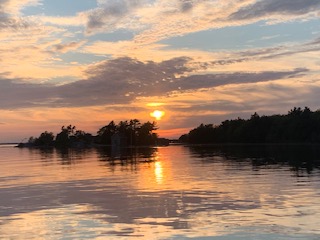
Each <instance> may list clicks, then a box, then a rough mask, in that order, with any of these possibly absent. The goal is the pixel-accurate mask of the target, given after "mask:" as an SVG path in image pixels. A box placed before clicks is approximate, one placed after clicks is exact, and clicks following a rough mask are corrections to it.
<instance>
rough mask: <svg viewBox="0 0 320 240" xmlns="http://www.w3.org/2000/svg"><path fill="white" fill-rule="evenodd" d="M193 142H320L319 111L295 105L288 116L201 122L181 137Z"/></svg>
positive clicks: (255, 116)
mask: <svg viewBox="0 0 320 240" xmlns="http://www.w3.org/2000/svg"><path fill="white" fill-rule="evenodd" d="M179 140H180V142H183V143H191V144H210V143H320V110H317V111H315V112H313V111H311V110H310V108H308V107H305V108H304V109H301V108H300V107H298V108H297V107H294V108H293V109H291V110H290V111H289V112H288V113H287V114H285V115H272V116H259V114H257V113H254V114H252V115H251V117H250V119H247V120H245V119H241V118H238V119H233V120H225V121H223V122H222V123H221V124H219V125H213V124H201V125H200V126H198V127H197V128H194V129H192V130H191V131H190V132H189V133H188V134H184V135H182V136H181V137H180V138H179Z"/></svg>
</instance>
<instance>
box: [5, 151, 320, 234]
mask: <svg viewBox="0 0 320 240" xmlns="http://www.w3.org/2000/svg"><path fill="white" fill-rule="evenodd" d="M319 151H320V146H291V147H288V146H278V147H272V146H224V147H217V146H216V147H210V148H209V147H184V146H169V147H159V148H147V149H128V150H126V152H119V151H111V150H110V149H90V150H66V151H58V150H37V149H18V148H13V147H12V146H0V163H1V167H0V239H222V240H226V239H236V240H238V239H243V240H245V239H246V240H247V239H265V240H270V239H320V227H319V226H320V204H319V199H320V170H319V167H318V166H319V162H320V154H319Z"/></svg>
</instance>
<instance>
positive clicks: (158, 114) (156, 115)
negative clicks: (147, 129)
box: [150, 110, 165, 120]
mask: <svg viewBox="0 0 320 240" xmlns="http://www.w3.org/2000/svg"><path fill="white" fill-rule="evenodd" d="M164 115H165V112H164V111H160V110H155V111H153V112H152V113H150V116H151V117H154V118H155V119H157V120H161V118H162V117H163V116H164Z"/></svg>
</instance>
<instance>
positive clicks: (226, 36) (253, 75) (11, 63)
mask: <svg viewBox="0 0 320 240" xmlns="http://www.w3.org/2000/svg"><path fill="white" fill-rule="evenodd" d="M319 17H320V1H319V0H96V1H94V0H77V1H71V0H55V1H52V0H0V19H1V20H0V53H1V54H0V142H11V141H14V142H20V141H23V139H25V138H29V137H30V136H35V137H37V136H39V135H40V133H42V132H44V131H52V132H54V133H55V134H56V133H58V132H59V131H60V129H61V126H65V125H69V124H72V125H75V126H76V127H77V129H80V130H83V131H86V132H89V133H92V134H96V132H97V131H98V129H99V128H101V127H103V126H105V125H107V124H108V123H109V122H110V121H111V120H114V121H116V122H118V121H121V120H129V119H139V120H140V121H141V122H146V121H153V120H155V119H154V118H152V116H150V112H153V111H154V110H159V111H164V112H165V116H164V117H163V118H162V119H161V120H157V124H158V127H159V130H158V134H159V135H160V137H168V138H177V137H179V136H180V135H181V134H184V133H187V132H189V130H190V129H193V128H195V127H197V126H198V125H199V124H201V123H204V124H209V123H212V124H219V123H221V121H223V120H226V119H234V118H238V117H241V118H249V117H250V116H251V115H252V114H253V113H254V112H257V113H258V114H259V115H272V114H286V113H287V112H288V111H289V110H290V109H292V108H293V107H304V106H308V107H310V108H311V110H313V111H315V110H317V109H320V98H319V94H320V58H319V56H320V55H319V54H320V21H319Z"/></svg>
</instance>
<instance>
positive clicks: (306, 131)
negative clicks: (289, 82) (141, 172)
mask: <svg viewBox="0 0 320 240" xmlns="http://www.w3.org/2000/svg"><path fill="white" fill-rule="evenodd" d="M157 129H158V128H157V126H156V122H149V121H148V122H146V123H141V122H140V121H139V120H138V119H131V120H129V121H128V120H126V121H120V122H119V123H118V124H116V123H115V122H114V121H111V122H110V123H109V124H108V125H106V126H103V127H102V128H100V129H99V130H98V131H97V135H95V136H94V135H92V134H90V133H86V132H84V131H82V130H78V129H76V127H75V126H72V125H69V126H67V127H65V126H62V127H61V132H60V133H58V134H57V135H56V136H55V135H54V134H53V133H52V132H48V131H45V132H43V133H41V134H40V136H39V137H37V138H35V137H30V138H29V140H28V142H26V143H19V144H18V146H17V147H38V148H47V147H57V148H88V147H100V146H112V147H138V146H167V145H169V144H170V143H172V144H183V145H190V146H192V145H202V146H213V145H230V146H231V145H235V146H239V145H253V146H259V145H310V144H311V145H318V144H320V110H316V111H314V112H313V111H311V110H310V108H308V107H305V108H304V109H302V108H300V107H298V108H297V107H294V108H293V109H291V110H290V111H288V113H287V114H284V115H279V114H277V115H271V116H265V115H263V116H259V114H258V113H256V112H255V113H254V114H252V115H251V117H250V119H242V118H239V117H238V118H237V119H233V120H225V121H223V122H222V123H221V124H219V125H214V124H200V125H199V126H198V127H196V128H194V129H192V130H190V131H189V133H188V134H183V135H181V136H180V138H179V139H178V140H169V139H166V138H159V137H158V135H157V134H156V133H153V131H154V130H157Z"/></svg>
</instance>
